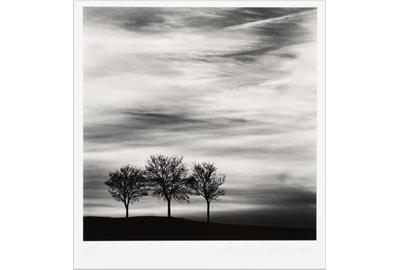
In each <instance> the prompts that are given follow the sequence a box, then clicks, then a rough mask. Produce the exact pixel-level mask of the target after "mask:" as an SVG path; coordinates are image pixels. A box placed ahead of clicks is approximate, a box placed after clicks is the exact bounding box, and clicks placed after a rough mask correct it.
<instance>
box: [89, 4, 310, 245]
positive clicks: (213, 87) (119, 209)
mask: <svg viewBox="0 0 400 270" xmlns="http://www.w3.org/2000/svg"><path fill="white" fill-rule="evenodd" d="M81 31H82V41H81V43H82V52H81V54H82V70H83V71H82V73H83V75H82V80H83V82H82V110H83V113H82V114H83V116H82V117H83V127H82V129H83V149H82V155H83V158H82V159H83V165H82V166H83V167H82V170H83V172H82V173H83V219H82V220H83V224H82V226H83V233H82V236H83V241H164V240H168V241H176V240H179V241H208V240H222V241H225V240H229V241H233V240H263V241H265V240H285V241H286V240H292V241H295V240H306V241H315V240H317V123H318V121H317V113H318V112H317V108H318V106H317V92H318V91H317V88H318V83H317V82H318V69H317V63H318V46H317V45H318V44H317V8H316V7H203V6H201V7H184V6H182V7H169V6H165V7H162V6H161V7H160V6H157V7H153V6H148V7H146V6H144V7H143V6H140V7H137V6H84V7H82V30H81Z"/></svg>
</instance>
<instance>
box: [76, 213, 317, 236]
mask: <svg viewBox="0 0 400 270" xmlns="http://www.w3.org/2000/svg"><path fill="white" fill-rule="evenodd" d="M83 222H84V226H83V240H84V241H129V240H153V241H155V240H316V230H315V229H305V228H280V227H262V226H250V225H231V224H221V223H206V222H201V221H194V220H188V219H182V218H167V217H130V218H128V219H125V218H108V217H84V221H83Z"/></svg>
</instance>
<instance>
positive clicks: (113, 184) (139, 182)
mask: <svg viewBox="0 0 400 270" xmlns="http://www.w3.org/2000/svg"><path fill="white" fill-rule="evenodd" d="M109 176H110V178H109V180H107V181H106V182H104V184H106V186H107V187H108V191H109V192H110V194H111V196H112V197H113V198H114V199H115V200H117V201H120V202H122V203H123V204H124V206H125V218H128V216H129V205H130V204H133V202H135V201H138V200H139V197H140V196H142V195H146V190H145V186H144V174H143V170H141V169H139V168H137V167H135V166H130V165H127V166H124V167H122V168H121V169H119V170H116V171H113V172H110V174H109Z"/></svg>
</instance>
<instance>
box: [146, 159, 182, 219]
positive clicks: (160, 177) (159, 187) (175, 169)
mask: <svg viewBox="0 0 400 270" xmlns="http://www.w3.org/2000/svg"><path fill="white" fill-rule="evenodd" d="M145 168H146V181H147V185H148V187H149V188H150V190H152V192H153V196H155V197H158V198H163V199H164V200H166V201H167V207H168V217H171V200H172V199H174V200H176V201H179V202H181V201H187V202H188V201H189V193H190V190H189V188H188V187H187V178H186V175H187V169H186V167H185V164H184V163H183V157H176V156H173V157H168V156H164V155H151V156H150V158H149V159H148V160H147V164H146V166H145Z"/></svg>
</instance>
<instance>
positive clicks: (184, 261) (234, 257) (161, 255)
mask: <svg viewBox="0 0 400 270" xmlns="http://www.w3.org/2000/svg"><path fill="white" fill-rule="evenodd" d="M83 6H146V7H151V6H154V7H155V6H162V7H316V8H317V10H318V13H317V14H318V19H317V21H318V26H317V27H318V31H317V37H318V38H317V39H318V91H317V123H318V125H317V134H318V135H317V136H318V137H317V240H316V241H83V128H82V127H83V62H82V60H83V57H82V56H83V55H82V40H83V39H82V7H83ZM73 196H74V269H157V268H162V269H205V268H213V269H216V268H224V269H243V268H245V269H324V268H325V2H324V1H318V0H314V1H126V0H125V1H79V0H75V1H74V195H73Z"/></svg>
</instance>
